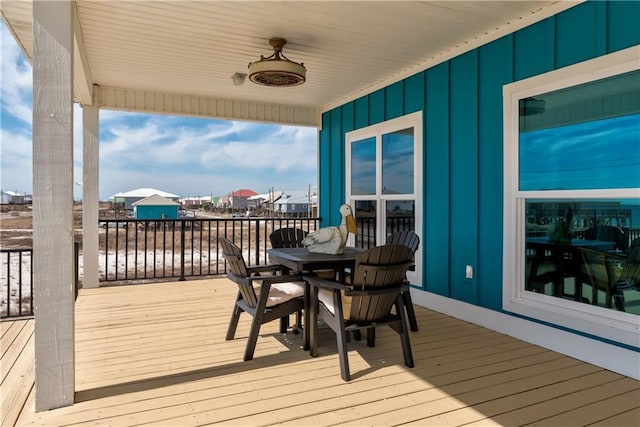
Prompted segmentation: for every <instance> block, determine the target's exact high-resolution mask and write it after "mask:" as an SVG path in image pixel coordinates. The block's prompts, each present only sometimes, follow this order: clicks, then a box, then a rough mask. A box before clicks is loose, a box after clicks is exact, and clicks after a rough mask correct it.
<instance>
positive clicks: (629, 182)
mask: <svg viewBox="0 0 640 427" xmlns="http://www.w3.org/2000/svg"><path fill="white" fill-rule="evenodd" d="M634 187H640V113H636V114H630V115H626V116H622V117H615V118H609V119H604V120H596V121H592V122H586V123H579V124H574V125H568V126H561V127H557V128H551V129H542V130H537V131H531V132H524V133H521V134H520V189H521V190H551V189H562V190H583V189H603V188H634Z"/></svg>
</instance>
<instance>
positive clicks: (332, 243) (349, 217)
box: [302, 204, 358, 254]
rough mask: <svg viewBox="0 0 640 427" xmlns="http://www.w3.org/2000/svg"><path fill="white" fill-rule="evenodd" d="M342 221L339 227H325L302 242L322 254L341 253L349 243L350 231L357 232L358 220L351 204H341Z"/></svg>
mask: <svg viewBox="0 0 640 427" xmlns="http://www.w3.org/2000/svg"><path fill="white" fill-rule="evenodd" d="M340 214H341V215H342V222H341V223H340V226H339V227H324V228H319V229H318V230H316V231H314V232H312V233H309V234H307V236H306V237H305V238H304V240H303V241H302V244H303V245H305V246H306V247H307V249H308V250H309V252H316V253H321V254H341V253H343V252H344V247H345V246H346V245H347V238H348V237H349V233H353V234H357V232H358V231H357V230H358V229H357V228H356V220H355V218H354V217H353V211H352V210H351V206H349V205H347V204H344V205H342V206H340Z"/></svg>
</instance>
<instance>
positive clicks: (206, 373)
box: [1, 279, 640, 426]
mask: <svg viewBox="0 0 640 427" xmlns="http://www.w3.org/2000/svg"><path fill="white" fill-rule="evenodd" d="M234 298H235V289H234V286H233V285H232V284H231V282H229V281H227V280H226V279H208V280H198V281H188V282H174V283H155V284H148V285H135V286H119V287H118V286H113V287H105V288H98V289H87V290H81V292H80V295H79V297H78V300H77V303H76V313H75V316H76V333H75V340H76V341H75V346H76V349H75V350H76V397H75V400H76V403H75V404H74V405H73V406H70V407H65V408H60V409H56V410H52V411H47V412H40V413H34V411H33V407H34V403H33V399H34V393H33V320H26V321H25V320H19V321H11V322H7V321H5V322H3V324H2V346H3V347H2V349H3V359H2V360H3V362H5V359H4V355H7V359H6V360H9V359H11V360H14V363H12V364H11V369H10V370H8V372H7V374H6V377H7V381H3V384H2V393H1V394H2V405H3V406H2V409H3V423H2V425H3V426H4V425H20V426H21V425H43V424H46V425H52V426H54V425H59V426H63V425H64V426H67V425H89V424H91V425H111V426H129V425H154V426H158V425H161V426H190V425H206V424H224V425H228V426H233V425H238V426H260V425H274V424H282V425H292V426H293V425H295V426H324V425H326V426H330V425H345V426H346V425H403V424H406V425H420V426H426V425H445V424H446V425H474V424H476V425H482V426H485V425H526V424H534V425H535V424H538V425H547V426H548V425H589V424H595V425H632V424H629V422H631V421H633V420H637V419H638V414H639V413H640V412H639V411H640V401H639V400H640V398H639V397H638V396H640V386H639V382H638V381H635V380H632V379H630V378H626V377H624V376H621V375H618V374H616V373H613V372H610V371H606V370H604V369H602V368H599V367H596V366H593V365H589V364H586V363H583V362H580V361H578V360H575V359H572V358H570V357H566V356H563V355H561V354H558V353H555V352H552V351H549V350H546V349H544V348H541V347H538V346H534V345H531V344H528V343H525V342H523V341H519V340H517V339H514V338H512V337H508V336H506V335H502V334H499V333H496V332H493V331H490V330H488V329H485V328H482V327H480V326H477V325H473V324H469V323H466V322H463V321H460V320H457V319H454V318H451V317H448V316H445V315H442V314H440V313H436V312H433V311H430V310H426V309H423V308H420V307H417V308H416V314H417V316H418V322H419V324H420V331H419V332H414V333H411V342H412V348H413V353H414V359H415V365H416V366H415V368H413V369H407V368H406V367H405V366H404V364H403V359H402V352H401V350H400V348H399V345H400V340H399V339H398V336H397V335H396V334H394V333H393V332H392V331H391V330H390V329H386V330H385V329H381V330H379V331H378V334H377V336H376V347H375V348H373V349H371V348H368V347H367V346H366V345H365V343H364V342H357V341H353V342H351V343H350V344H349V349H350V351H349V363H350V366H351V372H352V377H353V380H352V381H351V382H349V383H345V382H343V381H342V379H341V378H340V368H339V363H338V356H337V352H336V345H335V336H334V335H333V333H332V332H331V331H330V330H328V329H327V328H321V329H320V336H321V342H320V346H319V349H318V352H319V357H317V358H311V357H309V356H308V353H307V352H304V351H303V350H302V348H301V347H302V336H301V335H295V334H291V333H289V334H280V333H279V332H278V322H272V323H270V324H267V325H264V326H263V328H262V330H261V336H260V338H259V339H258V344H257V347H256V353H255V358H254V360H251V361H248V362H243V361H242V355H243V352H244V346H245V340H246V336H247V335H248V325H249V324H248V321H247V319H248V317H247V318H244V319H242V318H241V322H240V325H239V327H238V331H237V333H236V339H234V340H232V341H225V339H224V337H225V333H226V328H227V323H228V320H229V316H230V314H231V308H232V306H233V301H234ZM6 347H11V348H6ZM16 348H17V349H16ZM20 349H21V350H20ZM4 369H5V368H4V367H3V375H4V373H5V371H4ZM18 379H20V380H18ZM634 417H635V418H634ZM636 424H637V423H636Z"/></svg>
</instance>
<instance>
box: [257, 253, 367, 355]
mask: <svg viewBox="0 0 640 427" xmlns="http://www.w3.org/2000/svg"><path fill="white" fill-rule="evenodd" d="M363 252H364V249H360V248H353V247H346V248H344V252H343V253H342V254H320V253H316V252H309V250H308V249H307V248H272V249H268V250H267V253H268V255H269V262H270V263H272V264H281V265H284V266H285V267H288V268H290V269H291V270H295V271H299V272H304V273H313V272H314V271H318V270H335V271H336V273H337V277H338V281H339V282H340V283H344V281H345V276H346V274H345V271H346V270H348V269H353V268H354V266H355V263H356V257H357V256H358V255H360V254H361V253H363ZM310 294H311V292H310V289H309V285H308V284H305V292H304V306H305V307H309V312H310V313H305V322H309V324H312V323H315V321H316V319H317V314H316V313H315V307H313V306H312V304H311V303H310V302H311V295H310ZM304 326H305V329H306V330H305V331H304V333H303V337H304V346H303V348H304V349H305V350H309V349H310V348H311V347H310V340H314V341H315V339H316V334H317V330H316V328H306V326H307V323H305V325H304ZM309 329H310V330H309Z"/></svg>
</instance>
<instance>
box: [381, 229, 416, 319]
mask: <svg viewBox="0 0 640 427" xmlns="http://www.w3.org/2000/svg"><path fill="white" fill-rule="evenodd" d="M387 244H388V245H390V244H396V245H404V246H406V247H408V248H410V249H411V250H412V251H413V254H414V256H415V253H416V251H417V250H418V248H419V247H420V237H419V236H418V234H416V232H415V231H411V230H403V231H398V232H397V233H393V234H390V235H389V236H388V237H387ZM414 262H415V259H414ZM402 298H403V301H404V308H405V309H406V310H407V319H408V320H409V328H410V329H411V330H412V331H413V332H417V331H418V321H417V320H416V312H415V310H414V309H413V301H412V300H411V291H410V290H407V291H406V292H403V293H402Z"/></svg>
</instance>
